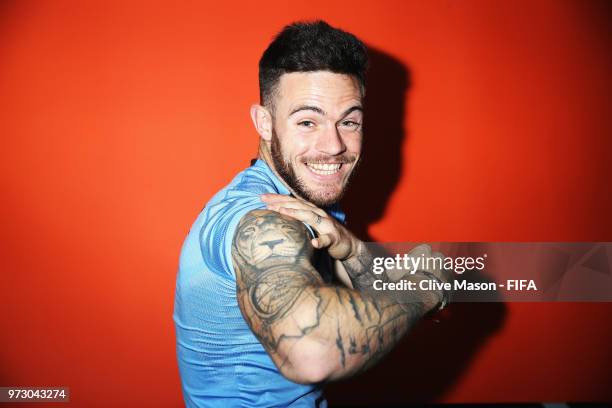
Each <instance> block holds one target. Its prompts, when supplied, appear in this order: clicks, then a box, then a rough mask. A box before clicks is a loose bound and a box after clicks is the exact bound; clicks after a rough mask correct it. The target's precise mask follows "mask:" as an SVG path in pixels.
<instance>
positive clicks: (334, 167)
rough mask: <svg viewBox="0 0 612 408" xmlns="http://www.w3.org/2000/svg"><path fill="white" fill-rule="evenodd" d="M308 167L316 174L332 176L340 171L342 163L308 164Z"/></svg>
mask: <svg viewBox="0 0 612 408" xmlns="http://www.w3.org/2000/svg"><path fill="white" fill-rule="evenodd" d="M306 165H307V166H308V167H309V168H310V170H312V171H313V172H314V173H316V174H321V175H330V174H334V173H337V172H338V170H340V166H342V164H340V163H333V164H332V163H306Z"/></svg>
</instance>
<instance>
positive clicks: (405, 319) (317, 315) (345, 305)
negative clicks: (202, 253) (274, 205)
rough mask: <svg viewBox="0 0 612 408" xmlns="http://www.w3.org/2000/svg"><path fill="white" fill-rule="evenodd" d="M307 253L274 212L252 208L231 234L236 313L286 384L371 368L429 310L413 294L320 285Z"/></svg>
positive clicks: (300, 233) (299, 235) (307, 244)
mask: <svg viewBox="0 0 612 408" xmlns="http://www.w3.org/2000/svg"><path fill="white" fill-rule="evenodd" d="M312 255H313V246H312V244H311V241H310V239H309V236H308V232H307V231H306V228H305V227H304V224H303V223H302V222H300V221H297V220H296V219H294V218H292V217H289V216H286V215H283V214H280V213H278V212H274V211H269V210H255V211H251V212H250V213H248V214H247V215H245V217H243V219H242V220H241V222H240V224H239V225H238V228H237V230H236V234H235V236H234V241H233V247H232V256H233V263H234V268H235V271H236V290H237V298H238V304H239V306H240V310H241V312H242V314H243V316H244V318H245V320H246V321H247V323H248V324H249V326H250V327H251V329H252V330H253V332H254V333H255V335H256V336H257V337H258V339H259V340H260V341H261V343H262V345H263V346H264V348H265V349H266V351H267V352H268V354H269V355H270V356H271V358H272V360H273V361H274V363H275V364H276V366H277V367H278V368H279V370H280V371H281V373H282V374H283V375H284V376H285V377H287V378H288V379H290V380H292V381H295V382H299V383H315V382H319V381H324V380H334V379H338V378H341V377H345V376H349V375H351V374H354V373H355V372H357V371H359V370H361V369H364V368H366V367H368V366H370V365H372V364H374V363H375V362H377V361H378V360H379V359H380V358H381V357H382V356H383V355H384V354H386V353H387V352H388V351H389V350H390V349H391V348H392V347H393V346H394V345H395V344H396V343H397V341H398V340H399V339H400V338H401V337H402V336H403V335H404V334H405V333H406V332H407V331H408V329H409V328H410V327H411V326H412V325H413V324H414V323H415V322H416V321H417V320H418V319H419V318H420V317H421V316H422V315H423V314H424V313H426V312H427V311H428V310H429V309H430V308H431V307H432V306H433V305H432V302H430V301H429V300H428V299H424V298H423V299H420V298H418V296H421V295H419V293H416V292H415V293H412V292H411V293H410V295H408V294H404V295H403V296H404V297H405V298H404V299H400V298H394V297H391V296H388V295H385V294H379V295H374V294H371V293H366V292H360V291H358V290H355V289H351V288H346V287H340V286H330V285H326V284H325V283H324V282H323V280H322V279H321V277H320V276H319V274H318V272H317V271H316V270H315V269H314V268H313V266H312V264H311V259H312ZM349 267H350V266H349ZM407 296H411V298H410V299H408V298H407ZM435 303H437V299H436V302H434V303H433V304H435Z"/></svg>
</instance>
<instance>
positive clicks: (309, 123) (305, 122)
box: [298, 120, 315, 128]
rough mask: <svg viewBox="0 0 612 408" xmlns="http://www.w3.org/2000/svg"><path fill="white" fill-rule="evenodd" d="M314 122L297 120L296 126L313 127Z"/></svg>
mask: <svg viewBox="0 0 612 408" xmlns="http://www.w3.org/2000/svg"><path fill="white" fill-rule="evenodd" d="M314 125H315V123H314V122H313V121H311V120H303V121H301V122H298V126H303V127H307V128H312V127H314Z"/></svg>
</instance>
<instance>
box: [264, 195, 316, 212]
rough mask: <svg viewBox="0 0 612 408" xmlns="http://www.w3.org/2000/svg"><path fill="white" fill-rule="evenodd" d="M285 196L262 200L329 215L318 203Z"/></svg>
mask: <svg viewBox="0 0 612 408" xmlns="http://www.w3.org/2000/svg"><path fill="white" fill-rule="evenodd" d="M282 197H284V199H283V198H274V199H272V200H262V201H263V202H264V203H265V204H266V205H268V206H269V205H280V206H289V207H290V208H302V209H309V210H311V211H314V212H316V213H317V214H319V215H321V216H327V213H326V212H325V211H323V210H322V209H321V208H319V207H317V206H316V205H314V204H312V203H309V202H308V201H303V200H298V199H295V198H293V197H287V196H282Z"/></svg>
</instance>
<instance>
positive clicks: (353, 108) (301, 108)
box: [289, 105, 363, 117]
mask: <svg viewBox="0 0 612 408" xmlns="http://www.w3.org/2000/svg"><path fill="white" fill-rule="evenodd" d="M304 110H309V111H313V112H315V113H318V114H319V115H323V116H325V115H326V113H325V111H324V110H323V109H321V108H319V107H317V106H312V105H300V106H298V107H297V108H295V109H293V110H292V111H291V113H290V114H289V116H291V115H293V114H294V113H298V112H300V111H304ZM356 110H358V111H360V112H363V108H362V107H361V106H360V105H355V106H351V107H350V108H348V109H347V110H345V111H344V113H343V114H342V115H341V117H345V116H348V114H350V113H351V112H353V111H356Z"/></svg>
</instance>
